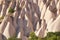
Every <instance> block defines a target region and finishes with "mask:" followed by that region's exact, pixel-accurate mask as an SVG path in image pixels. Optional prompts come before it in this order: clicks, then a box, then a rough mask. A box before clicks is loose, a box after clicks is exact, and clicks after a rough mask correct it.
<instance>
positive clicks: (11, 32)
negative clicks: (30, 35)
mask: <svg viewBox="0 0 60 40" xmlns="http://www.w3.org/2000/svg"><path fill="white" fill-rule="evenodd" d="M3 35H4V36H5V37H6V38H7V39H8V38H10V37H14V36H15V35H16V30H15V27H14V26H13V25H12V23H11V19H10V21H8V23H7V26H6V28H5V30H4V32H3Z"/></svg>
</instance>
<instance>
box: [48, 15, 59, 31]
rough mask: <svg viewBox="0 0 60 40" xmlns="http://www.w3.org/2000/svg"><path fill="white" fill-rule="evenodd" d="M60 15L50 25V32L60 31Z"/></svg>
mask: <svg viewBox="0 0 60 40" xmlns="http://www.w3.org/2000/svg"><path fill="white" fill-rule="evenodd" d="M59 20H60V15H59V16H58V17H57V18H56V20H55V21H54V22H53V23H52V24H51V25H50V26H48V28H47V29H48V32H59V31H60V27H59V26H60V21H59Z"/></svg>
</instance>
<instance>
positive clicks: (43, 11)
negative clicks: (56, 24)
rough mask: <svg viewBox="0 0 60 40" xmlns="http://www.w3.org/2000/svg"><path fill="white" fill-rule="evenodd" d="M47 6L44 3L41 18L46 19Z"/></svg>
mask: <svg viewBox="0 0 60 40" xmlns="http://www.w3.org/2000/svg"><path fill="white" fill-rule="evenodd" d="M46 10H47V7H46V5H44V7H43V9H42V11H41V19H44V16H45V13H46Z"/></svg>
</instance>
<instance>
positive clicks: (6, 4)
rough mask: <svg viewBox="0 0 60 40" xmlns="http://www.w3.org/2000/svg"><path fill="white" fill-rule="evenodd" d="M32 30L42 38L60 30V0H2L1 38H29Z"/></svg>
mask: <svg viewBox="0 0 60 40" xmlns="http://www.w3.org/2000/svg"><path fill="white" fill-rule="evenodd" d="M10 8H12V9H14V12H13V13H10V12H9V10H10ZM30 32H35V34H36V36H38V37H42V38H43V37H45V36H46V35H47V33H48V32H60V0H0V40H6V39H8V38H10V37H13V36H16V37H17V38H21V39H22V40H28V38H27V37H28V36H29V34H30Z"/></svg>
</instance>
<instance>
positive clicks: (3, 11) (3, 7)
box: [1, 0, 9, 16]
mask: <svg viewBox="0 0 60 40" xmlns="http://www.w3.org/2000/svg"><path fill="white" fill-rule="evenodd" d="M8 4H9V3H8V2H7V1H5V0H4V1H3V6H2V11H1V16H5V14H6V10H7V8H8Z"/></svg>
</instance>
